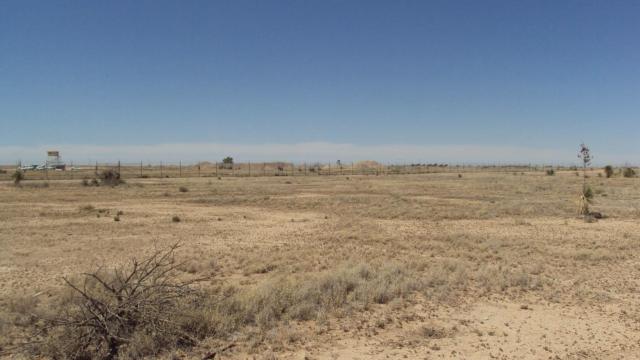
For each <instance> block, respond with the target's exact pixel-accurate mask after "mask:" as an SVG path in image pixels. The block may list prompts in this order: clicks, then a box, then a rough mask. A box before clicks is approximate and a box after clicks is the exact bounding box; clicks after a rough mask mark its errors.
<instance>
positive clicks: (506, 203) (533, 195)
mask: <svg viewBox="0 0 640 360" xmlns="http://www.w3.org/2000/svg"><path fill="white" fill-rule="evenodd" d="M599 172H600V171H599V170H594V171H592V172H591V173H590V174H589V178H588V179H587V181H588V182H589V184H590V186H591V187H592V188H593V190H594V193H595V196H594V200H593V204H592V208H593V209H594V210H596V211H599V212H602V213H603V214H604V215H605V218H604V219H600V220H598V221H592V222H587V221H585V220H584V219H583V218H581V217H579V216H577V209H578V195H579V194H580V189H581V183H582V178H581V177H580V176H577V174H576V173H575V172H574V171H558V172H557V173H556V174H555V175H554V176H547V175H545V174H544V173H543V172H518V171H516V172H500V173H496V172H473V173H462V174H460V175H458V174H457V173H433V174H421V175H388V176H375V175H372V176H325V177H322V176H320V177H318V176H317V177H295V176H283V177H254V178H226V177H224V178H221V179H219V178H216V177H203V178H185V179H175V178H169V179H126V184H123V185H120V186H117V187H109V186H95V187H94V186H82V185H81V183H80V181H79V180H78V179H74V180H59V181H50V182H48V183H44V182H43V181H35V180H34V181H25V182H23V184H22V186H21V187H16V186H13V184H12V183H10V182H2V183H0V354H2V355H3V356H4V357H6V358H29V357H46V353H42V354H39V355H34V353H29V352H25V351H23V350H22V347H21V346H22V345H21V344H24V343H25V342H30V341H32V340H33V339H32V338H30V336H31V335H29V334H30V333H29V328H30V327H32V326H34V323H35V322H37V321H38V318H39V317H40V316H44V315H42V314H49V313H54V312H56V311H57V306H58V305H57V304H58V302H59V299H60V298H61V297H63V296H64V294H65V288H66V285H65V283H64V281H63V280H62V279H63V277H68V278H73V277H74V276H78V275H79V274H81V273H84V272H88V271H92V270H94V269H96V268H97V267H101V268H103V269H111V268H114V267H117V266H126V264H127V263H128V262H130V260H131V259H132V258H134V257H137V258H141V257H144V256H145V254H149V253H151V252H153V251H154V249H159V248H163V247H167V246H170V245H171V244H174V243H177V242H179V243H180V244H181V245H180V247H179V248H178V249H177V250H176V256H177V257H178V258H179V259H180V261H181V262H182V263H183V265H181V267H180V268H179V274H178V276H180V277H182V278H184V279H189V278H204V279H206V280H203V281H199V282H197V283H196V285H194V286H197V287H198V288H199V289H201V290H203V291H206V292H207V293H208V294H210V296H211V298H212V299H213V300H212V301H210V302H207V303H206V306H205V308H204V309H200V310H202V313H201V315H200V316H202V317H203V320H202V321H203V322H206V323H207V324H208V325H207V326H206V330H205V331H202V332H201V334H200V335H201V336H200V337H199V341H198V343H197V344H195V345H193V346H188V347H180V346H176V347H174V348H171V349H154V348H153V346H147V347H145V345H144V344H137V345H136V346H137V347H136V348H135V349H134V345H131V346H130V349H129V350H127V351H128V352H127V355H125V354H124V352H123V353H122V356H121V357H122V358H126V357H129V358H138V357H147V358H172V359H174V358H175V359H181V358H184V359H201V358H203V357H205V356H206V355H207V354H211V352H212V351H215V350H216V349H222V348H227V347H229V346H230V345H232V347H229V348H228V349H227V350H225V351H219V352H218V354H216V357H215V358H216V359H637V358H639V357H640V180H639V179H638V178H623V177H620V176H614V177H612V178H605V177H604V176H602V175H601V176H598V173H599ZM45 184H46V185H45ZM115 217H117V218H118V220H119V221H115V220H114V218H115ZM176 219H179V221H177V220H176Z"/></svg>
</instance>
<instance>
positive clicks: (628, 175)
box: [622, 167, 636, 178]
mask: <svg viewBox="0 0 640 360" xmlns="http://www.w3.org/2000/svg"><path fill="white" fill-rule="evenodd" d="M622 176H624V177H626V178H632V177H636V171H635V170H633V169H632V168H630V167H626V168H624V170H622Z"/></svg>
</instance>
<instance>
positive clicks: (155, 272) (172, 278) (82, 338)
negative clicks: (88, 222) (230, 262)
mask: <svg viewBox="0 0 640 360" xmlns="http://www.w3.org/2000/svg"><path fill="white" fill-rule="evenodd" d="M176 249H177V245H173V246H171V247H170V248H169V249H168V250H166V251H156V252H154V253H153V254H152V255H151V256H149V257H148V258H146V259H144V260H140V261H138V260H132V261H131V263H130V264H129V265H128V266H124V267H119V268H116V269H114V270H112V271H106V270H103V269H98V270H96V271H93V272H90V273H86V274H83V275H82V276H81V278H80V279H78V280H75V281H73V280H69V279H67V278H65V279H64V281H65V283H66V285H67V286H68V288H69V293H68V295H67V296H66V297H65V298H64V299H62V300H61V301H60V304H58V306H59V309H60V310H59V312H58V313H57V314H56V315H55V316H53V317H52V318H48V319H43V320H42V324H40V328H41V332H40V336H39V340H38V341H36V342H33V343H31V344H30V346H29V347H28V348H29V349H30V351H31V353H30V354H31V355H43V356H47V357H51V358H74V359H78V358H85V359H88V358H92V359H94V358H102V359H113V358H116V357H117V358H140V357H143V356H150V355H156V354H158V353H159V352H161V351H163V350H165V349H171V348H174V347H177V346H188V345H193V344H195V343H196V342H197V339H198V338H199V337H201V336H202V335H204V334H201V333H198V332H197V331H194V326H193V322H194V321H195V320H194V319H193V318H192V317H190V316H189V314H190V313H192V312H193V309H194V308H196V307H197V305H198V303H199V301H200V300H199V296H198V293H197V291H196V290H194V289H193V288H192V286H191V285H192V284H193V283H194V282H195V280H194V281H180V280H179V279H177V276H176V269H177V267H178V266H180V264H178V263H177V262H176V261H175V257H174V252H175V250H176Z"/></svg>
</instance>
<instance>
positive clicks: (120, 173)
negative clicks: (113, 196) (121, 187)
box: [118, 160, 122, 177]
mask: <svg viewBox="0 0 640 360" xmlns="http://www.w3.org/2000/svg"><path fill="white" fill-rule="evenodd" d="M118 174H119V175H120V177H122V172H121V171H120V160H118Z"/></svg>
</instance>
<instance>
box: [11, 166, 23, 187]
mask: <svg viewBox="0 0 640 360" xmlns="http://www.w3.org/2000/svg"><path fill="white" fill-rule="evenodd" d="M11 179H12V180H13V185H15V186H20V182H21V181H22V180H24V173H23V172H22V171H21V170H16V171H15V172H14V173H13V174H11Z"/></svg>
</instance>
